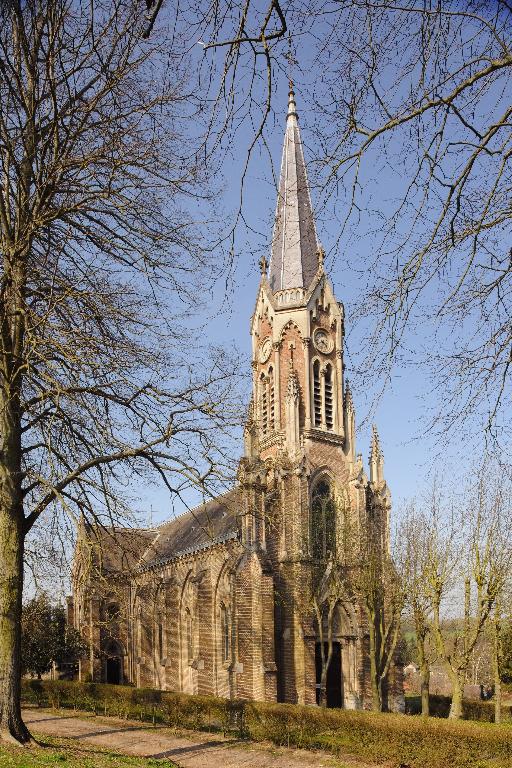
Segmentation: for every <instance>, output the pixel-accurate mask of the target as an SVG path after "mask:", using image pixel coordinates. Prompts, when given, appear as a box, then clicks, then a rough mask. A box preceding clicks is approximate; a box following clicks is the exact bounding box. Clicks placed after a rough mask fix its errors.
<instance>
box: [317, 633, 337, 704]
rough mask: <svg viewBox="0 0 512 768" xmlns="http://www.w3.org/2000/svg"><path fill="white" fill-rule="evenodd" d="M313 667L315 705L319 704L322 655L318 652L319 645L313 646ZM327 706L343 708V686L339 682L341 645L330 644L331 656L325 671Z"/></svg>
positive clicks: (326, 650) (326, 648)
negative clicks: (314, 669)
mask: <svg viewBox="0 0 512 768" xmlns="http://www.w3.org/2000/svg"><path fill="white" fill-rule="evenodd" d="M324 645H325V654H326V656H327V652H328V647H327V643H324ZM315 667H316V703H317V704H319V703H320V680H321V677H322V654H321V650H320V643H317V644H316V646H315ZM326 694H327V706H328V707H342V706H343V686H342V681H341V644H340V643H335V642H334V643H333V644H332V656H331V663H330V664H329V669H328V670H327V685H326Z"/></svg>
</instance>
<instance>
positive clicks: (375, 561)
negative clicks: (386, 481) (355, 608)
mask: <svg viewBox="0 0 512 768" xmlns="http://www.w3.org/2000/svg"><path fill="white" fill-rule="evenodd" d="M379 528H380V526H379ZM359 537H360V538H359V546H358V558H359V564H360V566H359V567H358V568H356V569H354V577H355V584H356V587H355V588H356V592H357V593H358V594H359V595H360V597H361V598H362V604H363V607H364V609H365V612H366V616H367V620H368V631H369V637H370V676H371V686H372V700H373V709H374V710H375V711H377V712H382V711H386V710H387V684H388V675H389V671H390V668H391V664H392V662H393V660H394V657H395V651H396V648H397V644H398V640H399V637H400V624H401V616H402V611H403V609H404V603H405V593H404V585H403V583H402V579H401V575H400V574H399V572H398V570H397V566H396V563H395V562H394V561H393V559H392V558H391V555H390V553H389V552H388V551H387V550H386V549H383V548H382V544H381V537H380V536H379V534H378V532H377V531H376V530H375V529H374V525H373V521H372V519H371V517H370V518H369V521H368V528H367V530H364V527H363V530H362V531H361V532H360V534H359Z"/></svg>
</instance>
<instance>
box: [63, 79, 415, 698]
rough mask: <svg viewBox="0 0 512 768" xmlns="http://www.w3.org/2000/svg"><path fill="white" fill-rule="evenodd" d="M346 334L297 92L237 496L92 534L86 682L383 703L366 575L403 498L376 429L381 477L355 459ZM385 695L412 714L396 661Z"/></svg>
mask: <svg viewBox="0 0 512 768" xmlns="http://www.w3.org/2000/svg"><path fill="white" fill-rule="evenodd" d="M344 323H345V318H344V309H343V305H342V304H341V303H340V302H339V301H337V299H336V297H335V296H334V293H333V288H332V285H331V283H330V281H329V278H328V275H327V274H326V272H325V269H324V258H323V251H322V247H321V245H320V243H319V240H318V237H317V232H316V226H315V218H314V214H313V208H312V205H311V198H310V192H309V187H308V179H307V173H306V165H305V161H304V154H303V147H302V142H301V136H300V131H299V124H298V115H297V110H296V104H295V96H294V93H293V89H292V87H290V93H289V100H288V113H287V117H286V130H285V137H284V148H283V155H282V164H281V174H280V181H279V190H278V199H277V208H276V216H275V225H274V232H273V238H272V251H271V258H270V263H269V265H268V266H267V263H266V260H262V263H261V279H260V283H259V286H258V288H257V291H256V302H255V308H254V313H253V315H252V319H251V326H250V329H251V330H250V332H251V337H252V361H251V366H252V377H253V385H252V398H251V402H250V406H249V411H248V418H247V423H246V426H245V430H244V442H245V450H244V455H243V457H242V458H241V460H240V463H239V469H238V479H237V483H236V486H235V487H234V488H233V489H232V490H230V491H229V492H227V493H226V494H224V495H222V496H219V497H218V498H216V499H214V500H212V501H209V502H208V503H206V504H204V505H202V506H200V507H198V508H196V509H193V510H191V511H189V512H187V513H185V514H183V515H181V516H178V517H175V518H173V519H171V520H169V521H168V522H165V523H163V524H161V525H159V526H157V527H155V528H152V529H118V528H115V529H102V530H101V531H98V530H93V529H92V528H91V527H90V526H88V525H86V524H84V523H82V524H81V527H80V530H79V535H78V540H77V546H76V550H75V557H74V564H73V571H72V587H73V594H72V597H71V598H70V600H69V616H70V620H71V621H72V623H73V625H74V626H75V627H76V628H77V629H79V630H80V632H81V633H82V635H83V637H84V638H85V639H86V641H87V643H88V647H89V653H88V655H87V657H86V658H84V659H82V661H81V662H80V671H79V675H80V679H82V680H93V681H103V682H111V683H119V684H123V683H129V684H132V685H135V686H144V687H152V688H159V689H163V690H170V691H182V692H185V693H191V694H205V695H214V696H220V697H228V698H239V699H254V700H260V701H282V702H291V703H299V704H310V705H315V704H318V703H326V704H327V705H328V706H338V707H345V708H351V709H359V708H369V707H370V706H371V700H372V699H371V692H372V681H371V663H370V632H369V622H368V612H367V611H365V607H364V599H363V598H362V596H361V588H360V584H361V582H362V580H361V578H360V576H361V575H363V576H364V574H365V573H366V571H365V569H366V567H367V563H366V562H365V558H366V556H367V554H368V553H369V552H371V553H375V552H377V553H379V558H381V559H382V560H386V558H387V559H388V560H389V514H390V494H389V490H388V488H387V485H386V482H385V480H384V471H383V456H382V451H381V448H380V444H379V439H378V436H377V432H376V430H375V429H374V433H373V438H372V444H371V452H370V458H369V475H368V474H366V472H365V469H364V467H363V461H362V458H361V455H359V454H357V452H356V444H355V412H354V403H353V400H352V396H351V392H350V388H349V384H348V382H347V381H346V380H345V375H344V369H345V365H344V359H343V358H344V349H343V344H344V333H345V325H344ZM370 539H371V540H370ZM369 544H371V546H368V545H369ZM365 553H366V554H365ZM385 683H386V691H387V696H388V701H389V707H390V708H391V709H400V708H401V707H402V706H403V689H402V677H401V670H400V667H399V665H398V664H397V663H396V654H394V656H393V660H392V663H391V664H390V665H389V670H388V672H387V678H386V680H385ZM322 696H324V697H325V698H324V699H323V700H322V701H321V697H322Z"/></svg>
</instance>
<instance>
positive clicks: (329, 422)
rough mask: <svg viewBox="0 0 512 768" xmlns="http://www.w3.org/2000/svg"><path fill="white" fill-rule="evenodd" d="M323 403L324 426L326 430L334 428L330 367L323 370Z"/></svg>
mask: <svg viewBox="0 0 512 768" xmlns="http://www.w3.org/2000/svg"><path fill="white" fill-rule="evenodd" d="M324 402H325V426H326V427H327V429H332V428H333V427H334V416H333V405H332V403H333V398H332V368H331V366H330V365H328V366H327V368H326V369H325V376H324Z"/></svg>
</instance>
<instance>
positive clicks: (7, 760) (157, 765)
mask: <svg viewBox="0 0 512 768" xmlns="http://www.w3.org/2000/svg"><path fill="white" fill-rule="evenodd" d="M38 743H39V746H38V745H35V746H30V747H11V746H6V745H4V744H1V743H0V766H1V768H56V766H61V768H175V763H173V762H171V761H170V760H153V759H152V758H150V757H128V756H127V755H120V754H118V753H117V752H109V751H108V750H102V749H98V747H95V746H93V745H92V744H79V745H77V743H76V740H74V739H52V738H50V737H49V736H44V737H42V736H41V737H38Z"/></svg>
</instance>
